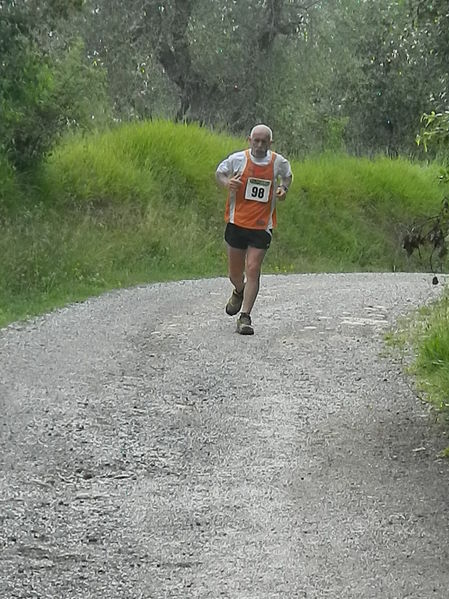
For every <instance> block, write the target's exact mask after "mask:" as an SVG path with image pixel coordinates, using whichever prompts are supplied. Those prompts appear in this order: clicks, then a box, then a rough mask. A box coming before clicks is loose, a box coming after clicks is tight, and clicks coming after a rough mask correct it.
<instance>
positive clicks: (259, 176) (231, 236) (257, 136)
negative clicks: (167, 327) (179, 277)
mask: <svg viewBox="0 0 449 599" xmlns="http://www.w3.org/2000/svg"><path fill="white" fill-rule="evenodd" d="M272 140H273V133H272V131H271V129H270V128H269V127H267V125H262V124H260V125H256V126H255V127H253V129H252V130H251V133H250V136H249V138H248V141H249V149H247V150H242V151H240V152H235V153H234V154H231V155H230V156H228V158H226V159H225V160H223V162H221V163H220V164H219V165H218V168H217V171H216V179H217V181H218V183H219V184H220V185H222V186H223V187H226V188H227V189H228V190H229V191H228V198H227V202H226V210H225V221H226V223H227V225H226V230H225V240H226V243H227V252H228V271H229V279H230V281H231V283H232V284H233V285H234V290H233V292H232V295H231V297H230V298H229V300H228V303H227V304H226V312H227V314H229V315H230V316H234V315H236V314H238V312H240V310H241V312H240V315H239V317H238V319H237V332H238V333H240V334H241V335H253V334H254V329H253V326H252V322H251V316H250V315H251V310H252V309H253V306H254V302H255V301H256V297H257V294H258V292H259V285H260V272H261V268H262V262H263V259H264V257H265V254H266V252H267V250H268V248H269V247H270V243H271V235H272V230H273V228H274V227H275V226H276V202H277V201H278V200H279V201H282V200H285V197H286V195H287V192H288V189H289V187H290V184H291V182H292V171H291V167H290V164H289V162H288V160H287V159H286V158H284V157H283V156H281V155H280V154H277V153H275V152H273V151H271V150H270V147H271V143H272ZM245 275H246V280H245Z"/></svg>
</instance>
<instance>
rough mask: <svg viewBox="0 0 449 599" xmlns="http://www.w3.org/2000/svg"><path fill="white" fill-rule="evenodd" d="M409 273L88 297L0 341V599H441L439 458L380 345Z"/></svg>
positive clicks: (444, 527)
mask: <svg viewBox="0 0 449 599" xmlns="http://www.w3.org/2000/svg"><path fill="white" fill-rule="evenodd" d="M431 278H432V277H431V275H423V274H338V275H324V274H320V275H295V276H264V277H263V278H262V288H261V293H260V296H259V299H258V302H257V304H256V307H255V310H254V313H253V322H254V325H255V329H256V334H255V335H254V337H242V336H239V335H238V334H236V333H235V318H229V317H228V316H226V314H225V313H224V309H223V308H224V303H225V301H226V298H227V296H228V295H229V293H230V289H231V288H230V285H229V283H228V282H227V281H226V280H225V279H212V280H206V281H187V282H178V283H169V284H157V285H151V286H147V287H138V288H133V289H130V290H123V291H119V292H114V293H109V294H106V295H104V296H102V297H100V298H96V299H92V300H89V301H87V302H85V303H82V304H75V305H72V306H69V307H67V308H65V309H63V310H59V311H56V312H54V313H52V314H49V315H46V316H44V317H42V318H39V319H35V320H32V321H30V322H28V323H26V324H15V325H12V326H10V327H8V328H6V329H3V330H1V331H0V392H1V396H0V408H1V420H2V421H1V437H0V451H1V454H0V457H1V461H2V468H1V486H0V521H1V528H0V547H1V553H0V597H1V598H2V599H12V598H16V597H20V598H27V599H28V598H39V599H46V598H55V599H75V598H80V599H81V598H83V599H89V598H93V597H95V598H105V599H124V598H132V599H138V598H145V599H150V598H151V599H153V598H154V599H162V598H173V599H175V598H176V599H178V598H179V599H190V598H204V599H206V598H211V599H219V598H221V597H225V598H230V599H275V598H282V599H290V598H307V599H315V598H317V599H318V598H332V599H337V598H338V599H352V598H357V599H358V598H360V599H368V598H370V599H384V598H385V599H447V597H448V593H449V591H448V589H449V565H448V564H449V545H448V538H449V535H448V533H449V518H448V516H449V501H448V498H449V476H448V474H449V465H448V463H447V461H444V460H441V459H439V458H438V457H437V456H438V452H439V450H441V449H442V448H443V447H444V446H445V445H447V444H448V441H447V438H445V435H444V433H443V431H442V430H441V427H436V426H435V424H434V422H433V420H432V417H431V416H430V414H429V410H428V408H427V406H425V405H424V404H422V403H421V402H420V401H419V400H418V399H417V398H416V397H415V395H414V393H413V391H412V388H411V386H410V381H407V379H406V377H405V375H404V374H403V372H402V368H401V364H400V363H399V361H398V360H394V359H392V357H391V356H389V355H388V352H386V351H385V347H384V343H383V335H384V333H385V332H386V331H387V330H388V329H389V327H391V326H392V325H394V323H395V321H396V319H397V318H398V317H399V316H400V315H403V314H406V313H407V312H409V311H410V310H411V309H413V308H414V307H415V306H418V305H421V304H423V303H425V302H428V301H431V300H432V299H434V298H436V297H438V295H439V293H441V285H439V286H437V287H434V286H432V284H431Z"/></svg>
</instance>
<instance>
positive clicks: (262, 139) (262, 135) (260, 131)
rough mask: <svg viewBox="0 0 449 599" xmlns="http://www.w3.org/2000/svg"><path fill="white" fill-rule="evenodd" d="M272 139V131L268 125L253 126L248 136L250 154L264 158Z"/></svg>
mask: <svg viewBox="0 0 449 599" xmlns="http://www.w3.org/2000/svg"><path fill="white" fill-rule="evenodd" d="M272 139H273V133H272V131H271V129H270V127H267V126H266V125H256V126H255V127H253V128H252V129H251V133H250V134H249V138H248V141H249V145H250V148H251V154H252V155H253V156H254V157H255V158H264V157H265V156H266V155H267V153H268V150H269V149H270V146H271V141H272Z"/></svg>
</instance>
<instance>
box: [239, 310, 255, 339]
mask: <svg viewBox="0 0 449 599" xmlns="http://www.w3.org/2000/svg"><path fill="white" fill-rule="evenodd" d="M237 333H239V334H240V335H254V329H253V327H252V326H251V316H250V315H249V314H246V313H245V312H242V313H241V314H240V316H239V317H238V318H237Z"/></svg>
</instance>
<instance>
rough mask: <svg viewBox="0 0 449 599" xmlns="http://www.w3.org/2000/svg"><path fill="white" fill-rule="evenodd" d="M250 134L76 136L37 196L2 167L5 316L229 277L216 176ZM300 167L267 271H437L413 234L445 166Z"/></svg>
mask: <svg viewBox="0 0 449 599" xmlns="http://www.w3.org/2000/svg"><path fill="white" fill-rule="evenodd" d="M245 143H246V142H245V140H243V139H235V138H232V137H229V136H225V135H217V134H214V133H212V132H211V131H209V130H208V129H206V128H201V127H198V126H194V125H188V126H187V125H174V124H172V123H170V122H166V121H154V122H146V123H139V124H130V125H124V126H120V127H117V128H115V129H112V130H110V131H108V132H106V133H102V134H96V135H90V136H74V137H71V138H68V139H67V140H66V142H65V143H64V144H62V145H60V146H59V147H58V148H57V149H56V150H55V151H54V152H53V154H52V155H51V156H49V157H48V159H47V160H46V162H45V163H44V164H43V165H42V166H41V168H40V170H39V171H38V172H37V173H35V176H34V179H33V181H32V185H33V187H32V190H33V191H32V192H30V193H29V194H28V197H27V198H26V201H25V200H24V198H23V194H22V195H21V193H22V192H21V191H20V188H19V186H18V184H17V181H16V180H15V179H14V173H12V172H11V171H8V169H7V168H6V167H5V168H4V169H3V170H1V163H0V177H1V180H2V181H3V189H6V186H9V187H8V189H9V191H8V193H6V194H5V193H4V196H3V197H7V198H9V199H8V201H5V200H3V203H1V204H0V217H1V223H0V230H1V231H0V232H1V235H0V252H1V255H2V260H1V261H0V280H1V281H2V284H1V287H0V325H4V324H6V323H8V322H11V321H13V320H16V319H20V318H24V317H26V316H28V315H33V314H37V313H39V312H42V311H43V310H48V309H51V308H53V307H56V306H60V305H63V304H65V303H67V302H69V301H74V300H81V299H84V298H86V297H88V296H89V295H94V294H97V293H100V292H102V291H104V290H107V289H111V288H117V287H122V286H130V285H134V284H139V283H147V282H151V281H156V280H168V279H176V278H191V277H204V276H212V275H224V274H226V259H225V251H224V244H223V240H222V235H223V226H224V223H223V210H224V202H225V192H224V190H222V189H219V188H218V187H217V185H216V183H215V179H214V172H215V168H216V166H217V164H218V163H219V161H220V160H222V159H223V158H224V157H225V156H227V155H228V154H229V153H231V152H232V151H235V150H237V149H241V148H242V147H244V146H245ZM292 167H293V171H294V183H293V186H292V188H291V190H290V192H289V194H288V199H287V201H286V202H284V203H282V204H280V205H279V207H278V219H279V228H278V231H276V232H275V240H274V242H273V244H272V247H271V249H270V251H269V252H268V255H267V260H266V263H265V272H311V271H314V272H317V271H334V272H335V271H356V270H381V271H390V270H416V269H427V265H426V264H422V263H420V261H419V260H417V258H416V257H415V256H413V257H412V258H411V259H407V257H406V255H405V253H404V251H403V250H402V248H401V232H402V230H403V229H404V226H405V225H406V224H408V223H410V222H412V221H413V219H415V218H416V217H418V216H422V217H425V216H426V215H429V214H433V213H436V212H437V211H438V209H439V206H440V203H441V200H442V195H443V192H442V190H441V189H440V187H439V186H438V184H437V174H438V171H437V168H436V167H435V168H434V167H422V166H419V165H417V164H413V163H411V162H409V161H407V160H405V159H397V160H393V161H392V160H388V159H385V158H379V159H377V160H367V159H355V158H350V157H348V156H344V155H332V154H329V155H324V156H320V157H315V158H310V159H308V160H305V161H303V162H293V163H292ZM1 197H2V196H1V193H0V198H1ZM12 198H13V200H12Z"/></svg>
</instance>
